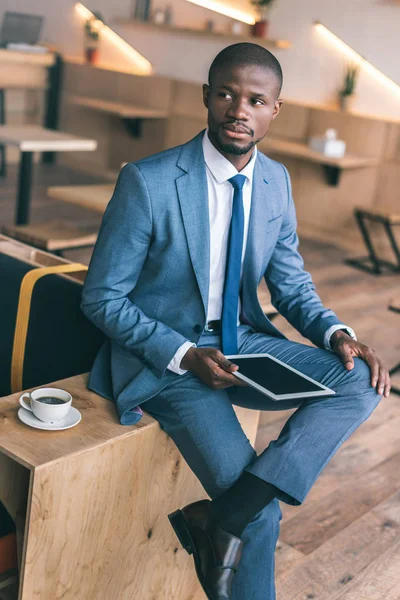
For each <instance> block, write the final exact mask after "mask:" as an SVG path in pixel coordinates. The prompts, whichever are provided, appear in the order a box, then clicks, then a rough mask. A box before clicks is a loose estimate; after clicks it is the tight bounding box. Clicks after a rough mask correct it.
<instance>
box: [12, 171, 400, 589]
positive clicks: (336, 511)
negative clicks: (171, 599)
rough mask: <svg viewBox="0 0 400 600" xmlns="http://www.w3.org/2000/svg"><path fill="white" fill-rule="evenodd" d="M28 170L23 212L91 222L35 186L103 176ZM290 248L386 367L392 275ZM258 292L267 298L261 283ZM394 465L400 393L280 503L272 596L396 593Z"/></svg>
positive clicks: (315, 245) (274, 432)
mask: <svg viewBox="0 0 400 600" xmlns="http://www.w3.org/2000/svg"><path fill="white" fill-rule="evenodd" d="M35 174H36V177H35V188H34V198H33V205H32V221H35V222H38V221H43V220H51V219H54V218H57V219H59V218H65V219H67V220H72V221H75V222H79V223H83V222H84V223H87V224H90V225H91V224H95V223H97V222H99V217H98V216H97V215H96V214H94V213H93V212H91V211H89V210H86V209H81V208H79V207H75V206H72V205H64V204H62V203H61V202H56V201H54V200H51V199H49V198H46V196H45V190H46V188H47V187H48V186H49V185H68V184H69V185H73V184H75V185H79V184H86V183H87V184H91V183H102V182H104V179H101V178H98V179H96V178H94V177H90V176H86V175H82V174H79V173H76V172H73V171H71V170H69V169H67V168H64V167H48V166H46V167H42V166H40V167H39V168H38V169H37V170H36V173H35ZM15 180H16V169H15V167H11V168H10V169H9V174H8V177H7V179H6V180H5V181H4V180H1V179H0V224H2V223H11V222H12V221H13V215H14V207H15V200H14V198H15ZM355 235H357V233H356V232H355ZM300 251H301V253H302V255H303V257H304V260H305V265H306V268H307V269H308V270H309V271H310V272H311V273H312V275H313V279H314V282H315V284H316V286H317V291H318V293H319V294H320V296H321V298H322V299H323V301H324V303H325V305H326V306H328V307H329V308H332V309H333V310H335V311H336V312H337V314H338V316H339V317H340V318H341V319H342V320H343V322H345V323H347V324H349V325H351V326H352V327H353V328H354V329H355V330H356V333H357V335H358V338H359V339H360V341H362V342H364V343H366V344H368V345H370V346H372V347H373V348H374V349H375V350H376V351H377V353H378V354H379V356H380V357H381V358H382V360H383V361H384V363H385V364H386V365H387V366H388V367H391V366H393V365H394V364H397V363H398V362H400V336H399V335H398V332H399V327H400V315H399V314H395V313H393V312H390V311H388V310H387V306H388V304H389V301H390V300H391V299H392V298H394V297H396V296H399V297H400V276H399V275H387V276H381V277H374V276H372V275H369V274H366V273H363V272H361V271H357V270H355V269H353V268H351V267H349V266H346V265H344V263H343V259H344V258H345V257H346V256H347V253H346V252H345V251H343V250H342V249H340V248H337V247H335V246H332V245H329V244H322V243H320V242H313V241H310V240H309V239H304V240H302V241H301V244H300ZM67 256H68V257H70V258H71V259H74V260H79V261H82V262H86V263H87V262H88V261H89V259H90V250H85V251H70V252H69V253H67ZM260 296H261V297H262V298H263V299H264V300H266V301H267V300H268V291H267V290H266V288H265V286H262V287H261V289H260ZM274 323H275V324H276V326H277V327H278V328H280V329H281V330H282V331H283V332H284V333H285V334H286V335H288V337H290V339H292V340H296V341H299V342H300V341H301V342H303V343H310V342H308V341H307V340H304V339H303V338H302V337H301V336H300V334H299V333H298V332H296V331H295V330H293V328H292V327H291V326H290V325H289V324H288V323H287V322H286V321H285V319H284V318H283V317H281V316H278V317H277V318H276V320H275V321H274ZM398 383H399V382H398ZM291 412H292V411H285V412H283V411H282V412H274V413H263V414H262V416H261V421H260V429H259V433H258V437H257V444H256V450H257V452H258V453H259V452H261V451H262V450H263V449H264V448H265V447H266V446H267V445H268V443H269V441H270V440H272V439H275V438H276V437H277V436H278V435H279V432H280V430H281V429H282V427H283V425H284V423H285V422H286V420H287V419H288V417H289V416H290V414H291ZM399 465H400V397H399V396H395V395H391V396H390V397H389V398H388V399H384V400H383V401H382V402H381V403H380V405H379V406H378V408H377V409H376V411H375V412H374V413H373V414H372V416H371V417H370V418H369V419H368V420H367V421H366V422H365V423H364V424H363V425H362V426H361V427H360V428H359V429H358V430H357V431H356V432H355V433H354V434H353V435H352V436H351V437H350V439H349V440H348V441H347V442H346V443H345V444H344V445H343V446H342V447H341V449H340V450H339V451H338V452H337V453H336V455H335V456H334V458H333V459H332V460H331V461H330V463H329V464H328V466H327V467H326V468H325V470H324V472H323V473H322V474H321V476H320V477H319V479H318V480H317V482H316V484H315V485H314V487H313V489H312V490H311V492H310V493H309V495H308V497H307V499H306V501H305V502H304V504H303V505H302V506H300V507H292V506H287V505H285V504H283V503H282V510H283V514H284V517H283V520H282V523H281V535H280V540H279V543H278V549H277V552H276V576H277V600H311V599H316V600H400V468H399ZM5 598H6V596H5V595H4V599H5ZM2 599H3V596H2V592H1V591H0V600H2ZM9 599H10V600H11V599H12V597H11V596H10V595H7V600H9ZM140 600H146V599H145V598H143V599H140ZM159 600H163V599H162V598H160V599H159ZM243 600H245V599H243ZM265 600H269V599H267V598H266V599H265Z"/></svg>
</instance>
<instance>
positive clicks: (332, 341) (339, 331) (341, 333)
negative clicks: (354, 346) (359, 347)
mask: <svg viewBox="0 0 400 600" xmlns="http://www.w3.org/2000/svg"><path fill="white" fill-rule="evenodd" d="M340 338H350V339H353V338H352V337H351V336H350V335H349V334H348V333H347V331H345V330H344V329H337V330H336V331H334V332H333V333H332V335H331V339H330V344H331V346H332V348H333V346H334V345H335V343H336V342H337V341H338V340H340Z"/></svg>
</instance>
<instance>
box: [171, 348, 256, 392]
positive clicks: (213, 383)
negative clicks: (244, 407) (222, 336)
mask: <svg viewBox="0 0 400 600" xmlns="http://www.w3.org/2000/svg"><path fill="white" fill-rule="evenodd" d="M180 366H181V368H182V369H187V370H188V371H191V372H192V373H194V374H195V375H197V377H198V378H199V379H201V381H202V382H203V383H205V384H206V385H208V387H210V388H212V389H214V390H222V389H224V388H227V387H231V386H232V385H238V386H240V387H248V384H247V383H245V382H244V381H242V380H241V379H239V378H238V377H235V376H234V375H231V373H234V371H237V370H238V368H239V367H238V366H237V365H235V364H234V363H231V362H230V361H229V360H228V359H227V358H225V356H224V355H223V354H222V352H220V351H219V350H217V349H216V348H195V347H194V346H192V348H189V350H188V351H187V352H186V354H185V356H184V357H183V358H182V360H181V364H180Z"/></svg>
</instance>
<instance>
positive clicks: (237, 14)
mask: <svg viewBox="0 0 400 600" xmlns="http://www.w3.org/2000/svg"><path fill="white" fill-rule="evenodd" d="M187 1H188V2H191V3H192V4H197V5H198V6H202V7H203V8H208V9H209V10H213V11H214V12H217V13H220V14H221V15H225V16H226V17H231V18H232V19H236V20H237V21H242V23H247V24H248V25H254V23H255V22H256V20H255V17H254V15H252V14H249V13H246V12H243V11H242V10H238V9H237V8H232V7H231V6H227V5H226V4H221V3H220V2H214V0H187Z"/></svg>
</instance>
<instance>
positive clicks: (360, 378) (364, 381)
mask: <svg viewBox="0 0 400 600" xmlns="http://www.w3.org/2000/svg"><path fill="white" fill-rule="evenodd" d="M349 373H350V378H351V379H352V383H355V384H356V385H357V388H358V390H359V392H360V393H361V394H362V395H363V398H362V400H361V401H362V402H363V403H364V404H365V408H366V411H368V409H371V412H372V410H373V409H374V408H375V407H376V406H377V405H378V404H379V401H380V400H381V398H382V395H381V394H378V393H377V391H376V387H375V388H374V387H372V385H371V381H372V373H371V369H370V368H369V365H368V364H367V363H366V362H365V360H363V359H362V358H355V359H354V368H353V369H352V370H351V371H349Z"/></svg>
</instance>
